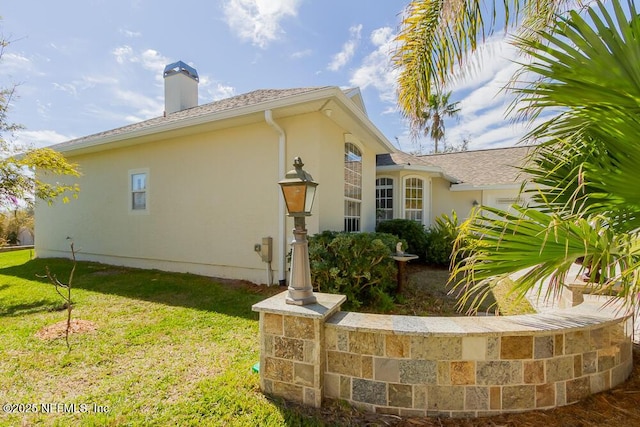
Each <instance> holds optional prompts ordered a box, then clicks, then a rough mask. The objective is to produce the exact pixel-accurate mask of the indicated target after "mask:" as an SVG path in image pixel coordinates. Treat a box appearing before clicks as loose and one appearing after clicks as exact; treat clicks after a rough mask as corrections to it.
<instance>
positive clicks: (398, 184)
mask: <svg viewBox="0 0 640 427" xmlns="http://www.w3.org/2000/svg"><path fill="white" fill-rule="evenodd" d="M530 150H531V147H530V146H519V147H510V148H497V149H488V150H477V151H462V152H453V153H442V154H431V155H426V156H412V155H410V154H406V153H403V152H392V153H385V154H379V155H378V156H377V159H376V164H377V168H376V201H377V220H378V221H383V220H385V219H391V218H406V219H413V220H416V221H419V222H422V223H423V224H424V225H425V226H429V225H431V224H433V222H434V220H435V218H437V217H438V216H440V215H443V214H446V215H450V214H451V211H452V210H455V211H456V213H457V214H458V217H459V218H460V219H465V218H466V217H467V216H468V214H469V212H470V210H471V208H472V207H474V206H477V205H479V204H481V205H483V206H492V207H496V208H500V209H507V208H508V207H509V206H511V205H512V204H514V203H518V204H524V203H527V202H528V200H526V199H525V198H524V197H523V196H522V195H520V194H519V193H520V188H521V186H522V182H523V176H521V173H520V170H519V169H518V168H517V166H520V165H522V164H523V161H524V159H525V158H526V156H527V154H528V153H529V151H530ZM396 200H397V201H398V202H395V201H396Z"/></svg>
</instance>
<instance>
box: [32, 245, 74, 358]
mask: <svg viewBox="0 0 640 427" xmlns="http://www.w3.org/2000/svg"><path fill="white" fill-rule="evenodd" d="M70 246H71V259H72V260H73V267H71V272H70V273H69V280H68V281H67V283H63V282H61V281H60V280H59V279H58V276H56V275H55V274H53V273H51V270H50V269H49V266H46V267H45V271H46V272H47V273H46V275H45V276H38V277H46V278H47V279H48V280H49V282H51V284H52V285H53V286H54V288H55V290H56V292H57V293H58V295H60V296H61V297H62V299H63V300H64V306H65V308H66V309H67V327H66V329H65V331H64V339H65V342H66V343H67V351H71V344H69V332H70V331H71V310H73V301H72V299H71V287H72V284H73V275H74V273H75V272H76V266H77V261H76V251H75V248H74V246H73V241H71V244H70ZM60 289H63V290H65V291H66V292H64V293H63V292H62V291H61V290H60Z"/></svg>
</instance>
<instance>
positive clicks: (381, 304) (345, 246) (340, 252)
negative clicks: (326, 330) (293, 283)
mask: <svg viewBox="0 0 640 427" xmlns="http://www.w3.org/2000/svg"><path fill="white" fill-rule="evenodd" d="M397 243H398V238H397V237H396V236H393V235H391V234H386V233H338V232H334V231H324V232H322V233H319V234H316V235H315V236H312V237H310V238H309V261H310V264H311V280H312V282H313V286H314V289H315V290H317V291H319V292H327V293H332V294H342V295H346V296H347V301H346V303H345V308H347V309H356V308H358V307H362V306H365V307H373V308H376V309H377V310H380V311H388V310H389V309H391V307H392V306H393V301H394V300H393V293H394V290H395V287H396V274H397V268H396V264H395V261H394V260H393V259H392V258H391V257H390V255H391V254H392V253H393V252H395V247H396V244H397ZM403 243H404V244H406V242H403Z"/></svg>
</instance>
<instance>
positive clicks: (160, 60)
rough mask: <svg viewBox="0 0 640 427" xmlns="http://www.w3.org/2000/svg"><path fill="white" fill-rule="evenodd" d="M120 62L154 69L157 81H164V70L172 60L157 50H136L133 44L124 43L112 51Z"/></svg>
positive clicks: (150, 69)
mask: <svg viewBox="0 0 640 427" xmlns="http://www.w3.org/2000/svg"><path fill="white" fill-rule="evenodd" d="M111 53H112V54H113V56H114V57H115V59H116V62H117V63H118V64H123V65H124V64H126V63H133V64H140V65H141V66H142V68H144V69H146V70H149V71H153V72H154V75H155V78H156V80H157V81H159V82H162V71H163V70H164V67H165V66H166V65H167V64H169V63H170V62H171V60H170V59H169V58H167V57H166V56H164V55H161V54H160V53H159V52H158V51H157V50H154V49H146V50H143V51H139V52H136V51H135V50H134V49H133V48H132V47H131V46H129V45H124V46H120V47H117V48H115V49H113V51H111Z"/></svg>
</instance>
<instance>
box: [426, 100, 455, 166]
mask: <svg viewBox="0 0 640 427" xmlns="http://www.w3.org/2000/svg"><path fill="white" fill-rule="evenodd" d="M450 97H451V92H446V93H438V92H436V93H432V94H431V95H430V96H429V105H428V108H427V109H426V110H425V111H423V112H422V115H421V123H420V128H421V129H423V131H424V135H425V136H429V137H431V139H433V142H434V152H435V153H437V152H438V142H440V141H441V140H442V139H444V132H445V125H444V119H445V117H455V116H457V115H458V113H459V112H460V108H458V105H459V104H460V103H459V102H453V103H449V98H450Z"/></svg>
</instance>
